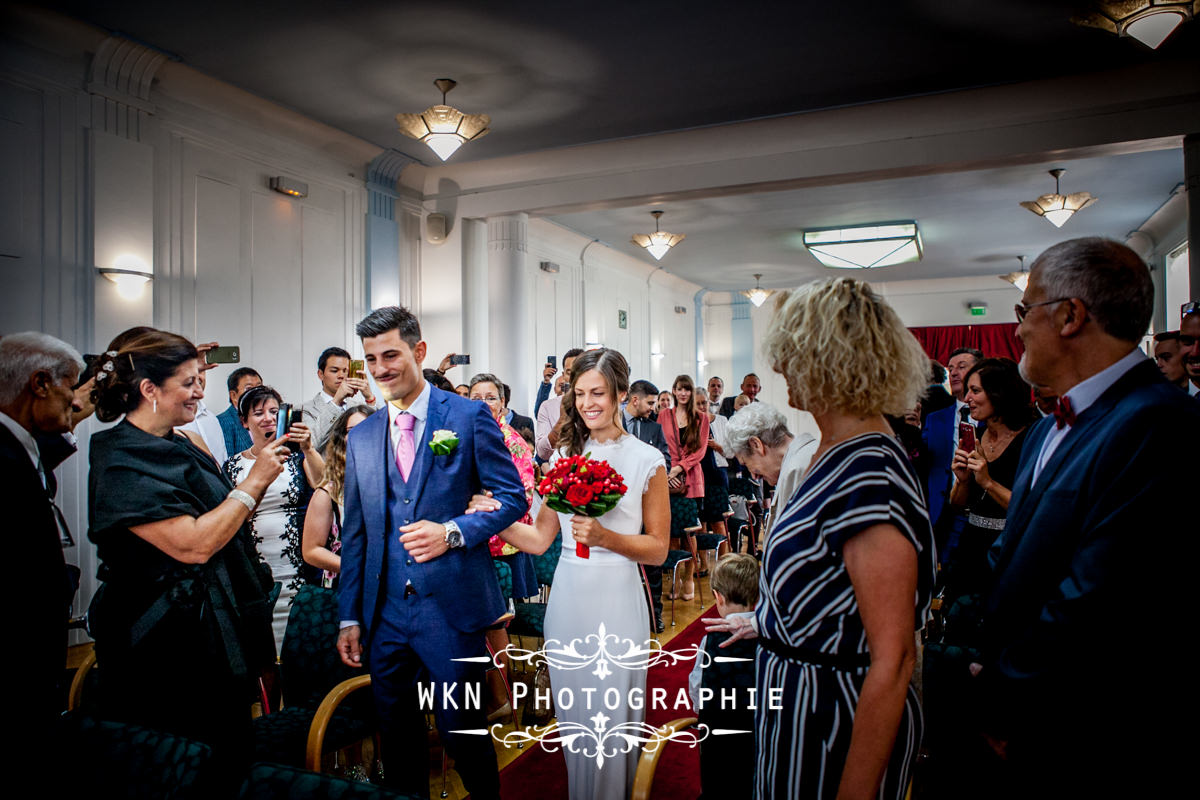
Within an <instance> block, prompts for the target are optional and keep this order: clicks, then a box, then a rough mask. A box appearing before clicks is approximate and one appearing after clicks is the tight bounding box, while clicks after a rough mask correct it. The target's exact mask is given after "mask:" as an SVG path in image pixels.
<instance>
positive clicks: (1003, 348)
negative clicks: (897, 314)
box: [909, 322, 1025, 365]
mask: <svg viewBox="0 0 1200 800" xmlns="http://www.w3.org/2000/svg"><path fill="white" fill-rule="evenodd" d="M909 330H910V331H912V335H913V336H915V337H917V341H918V342H920V343H921V346H922V347H924V348H925V352H926V353H928V354H929V357H930V358H934V359H937V361H938V363H940V364H942V365H945V363H946V361H947V360H948V359H949V358H950V353H952V352H953V351H954V350H957V349H958V348H960V347H974V348H975V349H976V350H981V351H982V352H983V354H984V355H985V356H987V357H988V358H1011V359H1012V360H1013V361H1020V360H1021V353H1023V352H1025V348H1024V347H1022V346H1021V340H1020V339H1018V338H1017V323H1015V322H997V323H993V324H991V325H941V326H937V327H928V328H909Z"/></svg>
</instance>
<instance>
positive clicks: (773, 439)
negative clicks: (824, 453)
mask: <svg viewBox="0 0 1200 800" xmlns="http://www.w3.org/2000/svg"><path fill="white" fill-rule="evenodd" d="M725 439H726V441H727V442H728V443H729V450H730V452H731V453H732V454H733V456H734V457H735V458H736V459H737V460H738V461H740V462H741V463H742V466H744V467H745V468H746V469H748V470H750V472H751V473H752V474H754V475H755V476H756V477H759V478H763V479H765V480H766V481H767V482H768V483H770V484H773V485H774V486H775V497H774V499H773V500H772V501H771V515H770V519H771V520H772V521H774V520H775V518H776V517H778V516H779V512H780V511H782V510H783V507H784V506H786V505H787V502H788V500H790V499H791V497H792V494H793V493H794V492H795V491H796V487H797V486H798V485H799V484H800V479H801V478H802V477H804V471H805V470H806V469H808V464H809V462H810V461H812V457H813V453H815V452H816V450H817V440H816V437H814V436H813V435H812V434H810V433H802V434H800V435H799V436H793V435H792V433H791V431H789V430H788V427H787V420H786V419H784V417H783V414H781V413H780V412H779V409H777V408H775V407H774V406H770V405H768V404H766V403H748V404H747V405H744V406H743V407H742V408H741V410H739V411H737V412H736V413H735V414H734V415H733V416H732V417H730V419H729V425H728V426H727V427H726V428H725ZM769 532H770V529H769V528H768V529H767V530H766V531H764V537H765V535H766V534H767V533H769Z"/></svg>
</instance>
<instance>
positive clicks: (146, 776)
mask: <svg viewBox="0 0 1200 800" xmlns="http://www.w3.org/2000/svg"><path fill="white" fill-rule="evenodd" d="M62 739H63V748H64V750H63V752H64V753H70V754H71V756H72V758H71V760H70V763H69V765H68V766H69V769H66V770H65V771H64V772H63V773H62V774H61V775H59V776H57V777H55V776H38V777H39V779H41V780H59V781H61V783H59V785H58V786H57V787H56V789H55V791H54V792H52V794H57V793H58V791H62V793H63V794H62V796H64V797H71V796H78V797H92V796H95V797H128V798H131V799H132V800H142V799H143V798H144V800H150V799H151V798H173V800H185V799H186V798H197V800H201V799H202V798H208V797H213V796H219V795H220V794H223V792H221V791H220V789H219V788H218V787H220V786H221V785H222V782H223V780H224V778H223V777H222V776H221V775H220V774H219V771H218V770H214V768H213V752H212V748H211V747H209V746H208V745H206V744H201V743H200V742H195V741H192V740H191V739H184V738H183V737H181V736H175V735H173V734H170V733H164V732H162V731H155V730H150V729H149V728H143V727H141V726H140V725H130V724H127V723H123V722H111V721H108V720H98V719H95V718H93V717H90V716H87V715H84V714H78V713H74V712H70V713H68V714H66V715H65V716H64V717H63V720H62ZM37 746H41V744H39V745H37Z"/></svg>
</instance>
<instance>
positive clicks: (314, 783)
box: [238, 763, 413, 800]
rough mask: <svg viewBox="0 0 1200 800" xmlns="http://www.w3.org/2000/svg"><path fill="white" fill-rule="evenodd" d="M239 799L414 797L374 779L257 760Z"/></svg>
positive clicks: (396, 799) (382, 799)
mask: <svg viewBox="0 0 1200 800" xmlns="http://www.w3.org/2000/svg"><path fill="white" fill-rule="evenodd" d="M238 798H239V800H413V798H412V795H406V794H396V793H395V792H389V791H388V790H386V789H384V788H382V787H379V786H374V785H372V784H370V783H358V782H356V781H351V780H346V779H345V778H338V777H335V776H333V775H324V774H321V773H319V772H309V771H308V770H303V769H298V768H296V767H292V766H288V765H286V764H267V763H259V764H255V765H254V766H253V767H251V769H250V775H249V776H248V777H247V778H246V782H245V783H243V784H242V789H241V791H240V792H239V793H238Z"/></svg>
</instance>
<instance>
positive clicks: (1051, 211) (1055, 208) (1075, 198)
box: [1021, 169, 1099, 228]
mask: <svg viewBox="0 0 1200 800" xmlns="http://www.w3.org/2000/svg"><path fill="white" fill-rule="evenodd" d="M1064 172H1066V170H1065V169H1052V170H1050V174H1051V175H1053V176H1054V194H1044V195H1042V196H1041V197H1039V198H1038V199H1037V200H1025V201H1023V202H1022V203H1021V207H1022V208H1027V209H1029V210H1030V211H1032V212H1033V213H1035V214H1037V215H1038V216H1039V217H1045V218H1046V219H1048V220H1049V221H1050V224H1051V225H1053V226H1054V227H1056V228H1061V227H1062V226H1063V225H1065V224H1066V222H1067V220H1069V219H1070V218H1071V217H1072V216H1074V214H1075V212H1076V211H1082V210H1083V209H1085V208H1087V207H1088V206H1090V205H1091V204H1092V203H1094V202H1096V200H1098V199H1099V198H1096V197H1092V196H1091V194H1089V193H1088V192H1073V193H1071V194H1068V195H1063V194H1062V193H1061V192H1059V187H1058V179H1059V178H1061V177H1062V174H1063V173H1064Z"/></svg>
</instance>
